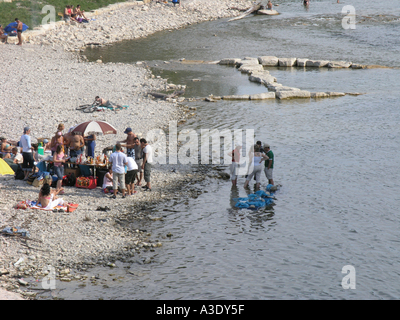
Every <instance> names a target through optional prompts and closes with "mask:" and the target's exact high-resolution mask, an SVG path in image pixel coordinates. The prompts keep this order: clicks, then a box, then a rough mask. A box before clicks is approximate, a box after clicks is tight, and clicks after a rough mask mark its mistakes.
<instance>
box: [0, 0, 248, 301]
mask: <svg viewBox="0 0 400 320" xmlns="http://www.w3.org/2000/svg"><path fill="white" fill-rule="evenodd" d="M240 2H243V3H246V2H248V1H240ZM122 4H125V5H126V4H128V3H122ZM130 4H131V3H130ZM118 5H120V7H121V3H120V4H114V5H110V6H108V7H106V8H102V9H99V10H96V12H94V13H93V14H95V15H100V14H102V13H105V12H108V11H110V10H115V9H116V7H117V6H118ZM136 5H144V3H143V2H142V3H140V1H138V4H136ZM122 6H123V5H122ZM120 7H119V8H120ZM233 12H235V11H233ZM231 16H234V14H232V15H231ZM214 18H215V19H218V18H219V17H218V16H216V17H214ZM204 21H211V19H207V20H202V19H199V21H197V23H199V22H204ZM59 24H60V25H62V24H63V23H62V22H60V23H59ZM187 24H188V23H183V24H182V26H181V27H183V26H185V25H187ZM189 24H191V23H189ZM54 25H56V24H54ZM50 26H52V25H50V24H49V25H48V27H46V26H42V27H41V28H40V29H38V30H33V31H30V32H29V34H28V37H25V40H27V41H30V40H32V39H33V38H34V37H35V36H37V35H43V34H44V33H46V31H47V30H51V27H50ZM167 29H168V28H167ZM157 31H159V30H157ZM157 31H155V32H157ZM25 36H26V33H25ZM146 36H147V35H146ZM9 39H10V38H9ZM11 39H12V38H11ZM115 42H116V41H115ZM111 43H112V42H107V44H111ZM64 49H65V48H64ZM66 51H78V50H76V49H74V50H66ZM194 178H195V177H194V176H191V177H190V179H189V182H190V183H192V184H193V182H194ZM200 180H201V179H199V180H198V181H200ZM175 183H176V181H175ZM178 189H179V188H178ZM164 201H165V200H163V199H160V200H159V203H161V202H164ZM9 264H12V261H9ZM99 265H102V264H99ZM6 276H7V274H2V280H4V277H6ZM14 280H15V279H14ZM14 282H15V281H14ZM22 285H23V286H24V285H25V284H22ZM2 291H4V290H2ZM17 291H20V289H18V290H17ZM7 292H8V291H6V292H2V293H4V296H3V297H2V298H1V299H3V298H4V299H11V300H15V299H19V297H21V299H24V298H22V296H21V295H20V294H19V293H18V292H17V293H16V292H12V291H11V292H9V294H7ZM16 295H17V296H16ZM35 296H36V295H31V296H29V295H28V296H25V299H34V298H35Z"/></svg>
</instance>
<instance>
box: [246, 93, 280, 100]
mask: <svg viewBox="0 0 400 320" xmlns="http://www.w3.org/2000/svg"><path fill="white" fill-rule="evenodd" d="M266 99H275V92H263V93H257V94H251V95H250V100H266Z"/></svg>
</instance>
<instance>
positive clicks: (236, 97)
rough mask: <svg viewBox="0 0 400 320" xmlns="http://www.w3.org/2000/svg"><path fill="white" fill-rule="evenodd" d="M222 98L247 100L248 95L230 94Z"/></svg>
mask: <svg viewBox="0 0 400 320" xmlns="http://www.w3.org/2000/svg"><path fill="white" fill-rule="evenodd" d="M222 99H224V100H249V99H250V96H249V95H248V94H242V95H230V96H223V97H222Z"/></svg>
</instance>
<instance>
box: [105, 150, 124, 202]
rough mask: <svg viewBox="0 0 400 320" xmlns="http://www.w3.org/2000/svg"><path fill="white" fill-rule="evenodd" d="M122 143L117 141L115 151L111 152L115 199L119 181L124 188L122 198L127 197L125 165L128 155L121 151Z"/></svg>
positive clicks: (122, 188)
mask: <svg viewBox="0 0 400 320" xmlns="http://www.w3.org/2000/svg"><path fill="white" fill-rule="evenodd" d="M121 148H122V147H121V144H120V143H117V145H116V146H115V152H114V153H113V154H111V156H110V159H109V161H110V162H111V163H112V172H113V189H114V195H113V196H112V198H113V199H116V198H117V192H118V181H119V184H120V187H121V190H122V198H125V166H126V165H128V157H127V156H126V155H125V154H124V153H122V152H121Z"/></svg>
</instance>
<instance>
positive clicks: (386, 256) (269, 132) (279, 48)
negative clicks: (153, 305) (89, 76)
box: [57, 0, 400, 299]
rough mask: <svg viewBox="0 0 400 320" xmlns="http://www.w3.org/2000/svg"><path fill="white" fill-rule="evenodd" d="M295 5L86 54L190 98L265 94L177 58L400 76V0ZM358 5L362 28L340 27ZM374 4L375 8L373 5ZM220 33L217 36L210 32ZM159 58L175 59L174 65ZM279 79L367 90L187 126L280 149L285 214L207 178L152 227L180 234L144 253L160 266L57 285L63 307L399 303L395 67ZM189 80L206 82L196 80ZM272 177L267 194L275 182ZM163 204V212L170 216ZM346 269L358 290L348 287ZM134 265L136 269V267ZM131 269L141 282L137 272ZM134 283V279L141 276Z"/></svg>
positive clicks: (219, 107)
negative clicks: (175, 302) (341, 66)
mask: <svg viewBox="0 0 400 320" xmlns="http://www.w3.org/2000/svg"><path fill="white" fill-rule="evenodd" d="M299 2H300V1H286V2H285V4H283V3H282V4H281V5H280V6H279V7H277V10H278V11H280V12H281V13H282V14H281V15H279V16H275V17H262V16H257V17H248V18H246V19H243V20H239V21H235V22H227V20H218V21H214V22H209V23H203V24H199V25H194V26H190V27H187V28H185V29H181V30H178V31H174V32H162V33H158V34H155V35H153V36H150V37H148V38H146V39H142V40H138V41H130V42H121V43H117V44H115V45H113V46H111V47H104V48H99V49H93V50H91V51H87V52H86V53H85V54H86V55H87V56H88V57H89V58H90V59H97V58H98V57H99V56H102V59H103V61H105V62H107V61H114V62H125V63H135V62H136V61H146V62H147V63H148V64H149V65H151V66H152V67H153V71H154V73H156V74H159V75H161V76H162V77H165V78H168V79H169V82H171V83H176V84H187V90H186V96H188V97H190V96H203V97H204V96H207V95H209V94H214V95H227V94H249V93H256V92H265V91H266V88H265V87H263V86H260V85H257V84H254V83H250V82H249V81H248V79H247V76H244V75H242V74H241V73H240V72H239V71H237V70H236V69H234V68H230V67H223V66H218V65H207V64H190V65H187V64H186V65H185V64H181V63H179V62H178V60H179V59H181V58H185V59H186V60H206V61H214V60H219V59H221V58H225V57H238V58H243V57H245V56H250V57H257V56H260V55H275V56H278V57H298V58H310V59H330V60H331V59H334V60H350V61H353V62H356V63H364V64H374V65H378V64H379V65H385V66H389V67H398V66H400V63H399V61H400V50H399V49H400V40H399V37H398V34H399V26H400V22H399V16H400V10H399V7H398V3H397V2H395V1H385V2H379V3H378V2H371V3H370V4H368V7H366V5H365V2H364V1H360V0H359V1H352V2H346V3H341V4H337V3H336V1H333V0H330V1H312V4H311V5H310V7H309V8H308V10H307V9H305V8H304V7H303V6H302V5H299ZM347 4H352V5H353V6H354V7H355V9H356V13H357V21H359V22H360V23H357V25H356V29H355V30H344V29H342V27H341V18H342V17H343V16H342V14H341V9H342V7H343V6H344V5H347ZM374 6H376V7H374ZM214 35H215V36H214ZM163 61H168V62H170V63H168V64H166V63H163ZM269 71H270V73H271V74H272V75H273V76H275V77H276V78H277V79H278V82H279V83H282V84H283V85H287V86H295V87H298V88H301V89H305V90H309V91H338V92H341V91H342V92H362V93H365V94H364V95H360V96H348V95H347V96H345V97H340V98H333V99H332V98H331V99H322V100H314V99H311V100H290V101H279V100H272V101H263V102H254V101H251V102H250V101H246V102H238V101H234V102H232V101H219V102H217V103H206V102H194V103H192V105H194V106H196V107H197V111H196V112H197V117H194V118H192V119H191V120H189V121H188V123H187V124H186V125H185V129H195V130H200V129H204V128H207V129H218V130H223V129H230V130H234V129H246V128H252V129H254V130H255V139H257V140H258V139H259V140H262V141H265V142H267V143H269V144H270V145H271V149H272V150H273V151H274V153H275V157H276V162H275V169H274V178H275V182H276V183H279V184H282V185H283V187H282V188H281V190H280V191H278V192H277V193H276V198H277V200H276V201H275V205H274V206H272V207H269V208H266V209H263V210H259V211H248V210H237V209H235V208H234V204H235V202H234V201H232V199H233V198H236V197H239V196H240V197H242V196H245V195H246V192H245V190H244V189H243V187H242V186H243V183H244V178H243V177H240V178H239V188H238V189H232V188H231V184H230V182H229V181H223V180H215V179H208V180H206V181H205V182H203V184H202V185H201V188H202V190H203V191H205V193H203V194H201V195H200V196H199V197H198V198H197V199H192V200H190V201H189V202H186V203H177V204H173V203H171V204H167V205H166V207H167V208H171V209H173V210H174V211H173V212H166V213H164V220H162V221H156V222H151V223H148V224H147V225H143V226H142V227H145V228H146V229H147V230H149V231H150V232H152V233H153V234H156V235H164V236H165V235H167V234H168V233H172V234H173V236H172V237H171V238H168V237H165V239H163V247H161V248H157V249H156V250H155V251H154V252H148V253H147V254H148V256H149V258H151V259H150V260H149V261H151V263H148V264H147V263H145V264H143V263H142V262H141V261H133V262H132V263H130V264H122V263H117V265H118V268H114V269H112V270H108V269H104V268H96V269H94V270H91V271H90V274H100V278H101V279H102V280H101V281H100V284H98V285H96V286H93V285H90V284H88V285H87V286H86V287H77V284H76V283H68V284H64V283H60V284H59V286H58V293H57V294H58V296H59V297H63V298H66V299H69V298H74V299H97V298H104V299H399V298H400V271H399V270H400V268H399V266H400V212H399V203H400V169H399V165H400V160H399V159H400V148H399V147H400V132H399V123H400V113H399V99H400V90H399V84H400V73H399V70H398V69H397V68H391V69H368V70H347V69H346V70H327V69H321V70H320V69H298V68H289V69H287V68H270V69H269ZM192 79H200V80H201V81H199V82H193V81H192ZM266 182H267V181H266V178H265V177H264V176H263V186H265V185H266ZM161 210H162V208H160V211H159V212H161ZM345 265H352V266H353V267H354V268H355V270H356V289H355V290H345V289H344V288H343V287H342V285H341V282H342V278H343V277H344V274H342V273H341V271H342V268H343V267H344V266H345ZM127 267H130V269H128V268H127ZM128 271H130V272H131V273H129V272H128ZM132 273H133V274H132Z"/></svg>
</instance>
